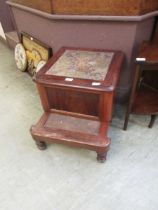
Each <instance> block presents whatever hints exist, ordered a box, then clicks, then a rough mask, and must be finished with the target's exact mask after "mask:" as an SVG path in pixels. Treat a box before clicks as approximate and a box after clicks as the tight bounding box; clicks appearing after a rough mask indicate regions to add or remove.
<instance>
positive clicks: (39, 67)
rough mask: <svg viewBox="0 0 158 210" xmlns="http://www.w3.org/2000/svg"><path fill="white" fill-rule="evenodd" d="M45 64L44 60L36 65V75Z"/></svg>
mask: <svg viewBox="0 0 158 210" xmlns="http://www.w3.org/2000/svg"><path fill="white" fill-rule="evenodd" d="M45 64H46V61H44V60H41V61H40V62H39V63H38V65H37V68H36V73H37V72H38V71H39V70H40V69H41V68H42V67H43V66H44V65H45Z"/></svg>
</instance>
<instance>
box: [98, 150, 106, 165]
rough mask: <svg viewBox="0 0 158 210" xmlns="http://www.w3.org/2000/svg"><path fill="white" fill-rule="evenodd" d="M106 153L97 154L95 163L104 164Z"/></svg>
mask: <svg viewBox="0 0 158 210" xmlns="http://www.w3.org/2000/svg"><path fill="white" fill-rule="evenodd" d="M106 156H107V152H105V153H102V154H100V153H97V161H98V162H100V163H104V162H105V161H106Z"/></svg>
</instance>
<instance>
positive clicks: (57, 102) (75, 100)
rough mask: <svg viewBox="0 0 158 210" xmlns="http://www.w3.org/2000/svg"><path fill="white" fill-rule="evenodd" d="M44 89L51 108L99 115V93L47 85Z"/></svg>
mask: <svg viewBox="0 0 158 210" xmlns="http://www.w3.org/2000/svg"><path fill="white" fill-rule="evenodd" d="M46 91H47V95H48V101H49V104H50V108H51V109H57V110H64V111H68V112H75V113H80V114H86V115H92V116H98V115H99V94H95V93H85V92H79V91H76V90H75V91H74V90H67V89H65V90H64V89H57V88H48V87H47V88H46Z"/></svg>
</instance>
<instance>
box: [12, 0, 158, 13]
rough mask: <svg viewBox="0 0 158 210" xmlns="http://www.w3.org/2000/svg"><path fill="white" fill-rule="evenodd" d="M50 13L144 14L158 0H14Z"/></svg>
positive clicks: (154, 7)
mask: <svg viewBox="0 0 158 210" xmlns="http://www.w3.org/2000/svg"><path fill="white" fill-rule="evenodd" d="M13 1H14V2H16V3H19V4H23V5H26V6H28V7H32V8H35V9H39V10H41V11H44V12H48V13H55V14H69V15H70V14H72V15H76V14H79V15H142V14H145V13H148V12H151V11H154V10H157V9H158V0H13Z"/></svg>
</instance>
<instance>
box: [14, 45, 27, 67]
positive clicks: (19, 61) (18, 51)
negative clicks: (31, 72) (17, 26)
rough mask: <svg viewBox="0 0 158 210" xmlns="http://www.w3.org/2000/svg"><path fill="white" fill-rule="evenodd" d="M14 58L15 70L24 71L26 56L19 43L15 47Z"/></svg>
mask: <svg viewBox="0 0 158 210" xmlns="http://www.w3.org/2000/svg"><path fill="white" fill-rule="evenodd" d="M14 56H15V62H16V65H17V68H18V69H19V70H20V71H26V68H27V56H26V52H25V48H24V47H23V45H22V44H21V43H18V44H17V45H16V46H15V52H14Z"/></svg>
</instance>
